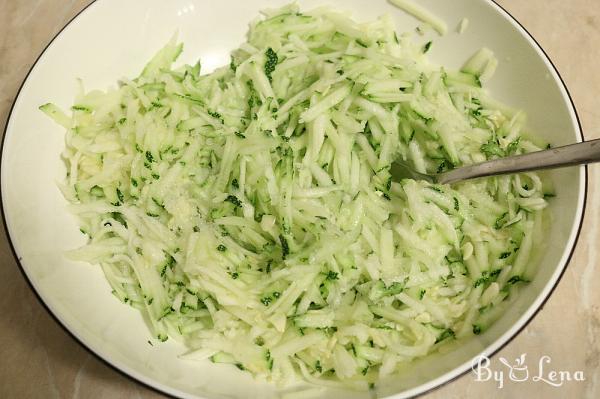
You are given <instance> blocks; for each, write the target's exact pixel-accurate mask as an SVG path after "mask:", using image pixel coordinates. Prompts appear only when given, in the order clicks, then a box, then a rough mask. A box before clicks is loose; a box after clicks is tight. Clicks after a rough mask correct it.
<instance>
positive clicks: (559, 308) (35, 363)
mask: <svg viewBox="0 0 600 399" xmlns="http://www.w3.org/2000/svg"><path fill="white" fill-rule="evenodd" d="M87 3H89V0H15V1H13V0H0V121H1V122H0V123H1V124H0V126H3V125H4V122H5V120H6V118H7V115H8V111H9V109H10V105H11V103H12V101H13V99H14V96H15V95H16V93H17V90H18V88H19V85H20V83H21V81H22V80H23V79H24V77H25V75H26V73H27V71H28V70H29V68H30V66H31V65H32V63H33V62H34V61H35V59H36V57H37V55H38V54H39V53H40V52H41V51H42V49H43V48H44V47H45V45H46V44H47V43H48V42H49V41H50V39H51V38H52V37H53V35H54V34H55V33H56V32H58V31H59V30H60V28H61V27H62V26H63V25H64V24H65V23H66V22H67V21H68V20H69V19H70V18H71V17H72V16H73V15H75V14H76V13H77V12H78V11H79V10H80V9H81V8H83V7H84V6H85V5H86V4H87ZM499 3H500V4H501V5H502V6H504V7H506V8H507V9H508V10H509V11H510V12H511V13H512V14H513V15H514V16H515V17H516V18H517V19H518V20H519V21H521V22H522V23H523V25H524V26H525V27H526V28H527V29H528V30H529V31H530V32H531V33H532V34H533V35H534V36H535V37H536V39H537V40H538V41H539V42H540V44H541V45H542V47H543V48H544V49H545V50H546V51H547V52H548V54H549V56H550V58H551V59H552V60H553V61H554V63H555V65H556V66H557V68H558V69H559V71H560V73H561V74H562V76H563V78H564V79H565V81H566V83H567V86H568V87H569V89H570V91H571V94H572V95H573V99H574V101H575V104H576V106H577V109H578V111H579V115H580V118H581V122H582V125H583V128H584V132H585V134H586V138H588V139H590V138H598V137H600V67H599V65H600V1H599V0H569V1H565V0H528V1H523V0H501V1H499ZM599 205H600V166H598V165H596V166H593V167H590V188H589V197H588V207H587V210H586V217H585V223H584V228H583V230H582V233H581V238H580V241H579V245H578V247H577V250H576V252H575V255H574V257H573V259H572V261H571V264H570V265H569V267H568V269H567V272H566V273H565V276H564V277H563V279H562V281H561V282H560V284H559V286H558V288H557V289H556V291H555V293H554V294H553V295H552V297H551V298H550V300H549V301H548V302H547V303H546V305H545V307H544V309H543V310H542V311H541V312H540V313H539V314H538V315H537V316H536V318H535V319H534V321H533V322H532V323H531V324H530V325H529V326H528V327H527V328H526V329H525V330H524V332H522V333H521V334H520V335H519V336H518V337H517V338H516V339H515V340H513V341H512V342H511V343H510V344H509V345H508V346H507V347H506V348H504V349H503V350H502V351H501V352H500V353H499V354H497V355H496V356H495V357H494V358H493V359H492V363H491V366H490V369H492V370H496V371H503V372H504V380H505V381H504V386H503V387H502V388H501V389H499V388H498V382H495V381H488V382H477V381H476V380H475V376H474V375H473V374H468V375H465V376H463V377H462V378H460V379H458V380H457V381H454V382H452V383H449V384H447V385H446V386H444V387H442V388H440V389H438V390H436V391H434V392H432V393H430V394H429V395H427V396H426V397H427V398H464V397H489V396H492V397H498V398H516V397H528V398H542V397H543V398H562V397H572V398H598V397H600V275H599V274H600V260H599V259H598V256H599V255H600V251H599V249H598V247H600V231H599V228H600V211H599V209H600V206H599ZM0 263H1V268H0V273H1V274H0V295H1V296H2V299H1V300H0V398H70V397H73V398H92V399H93V398H160V397H163V396H162V395H159V394H157V393H154V392H153V391H150V390H148V389H147V388H145V387H143V386H141V385H140V384H137V383H135V382H133V381H131V380H129V379H127V378H125V377H123V376H122V375H120V374H119V373H118V372H116V371H114V370H113V369H111V368H109V367H108V366H106V365H105V364H103V363H102V362H100V361H99V360H98V359H97V358H96V357H94V356H93V355H91V354H90V353H89V352H88V351H86V350H85V349H84V348H83V347H81V346H80V345H79V344H77V343H76V342H75V341H74V340H73V339H72V338H71V337H70V336H69V335H68V334H67V333H66V332H65V331H64V330H63V329H62V328H61V327H60V326H59V325H58V324H57V323H56V322H55V321H54V320H53V319H52V318H51V317H50V315H49V314H48V313H47V312H46V310H45V309H44V308H43V306H42V305H41V304H40V303H39V302H38V300H37V299H36V297H35V295H34V294H33V292H32V291H31V289H30V288H29V286H28V285H27V283H26V281H25V279H24V278H23V276H22V275H21V273H20V271H19V269H18V267H17V265H16V263H15V260H14V259H13V256H12V254H11V251H10V248H9V244H8V241H7V239H6V237H5V233H4V230H2V231H1V232H0ZM522 353H526V354H527V355H526V364H527V365H528V367H529V381H527V382H513V381H510V379H509V376H508V369H507V368H506V367H505V366H503V365H502V363H500V361H499V358H500V357H504V358H506V359H509V361H510V363H511V364H513V363H514V359H515V358H517V357H519V356H520V355H521V354H522ZM543 355H547V356H550V357H551V363H550V364H545V365H544V369H543V374H544V375H545V376H546V377H547V376H548V373H549V372H550V371H552V370H556V371H559V370H564V371H570V372H571V373H574V372H575V371H577V370H579V371H582V372H583V374H584V377H585V381H583V382H576V381H570V382H565V383H564V384H563V385H562V386H561V387H553V386H550V385H549V384H547V383H544V382H543V381H537V382H536V381H533V377H534V376H537V375H538V363H539V360H540V359H541V357H542V356H543Z"/></svg>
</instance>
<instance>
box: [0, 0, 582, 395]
mask: <svg viewBox="0 0 600 399" xmlns="http://www.w3.org/2000/svg"><path fill="white" fill-rule="evenodd" d="M97 1H98V0H92V1H91V2H90V3H89V4H88V5H86V6H85V7H84V8H83V9H81V11H79V12H78V13H77V14H75V16H74V17H73V18H71V19H70V20H69V22H67V23H66V24H65V26H63V27H62V28H61V29H60V30H59V31H58V32H57V33H56V34H55V35H54V37H53V38H52V40H50V42H49V43H48V44H47V45H46V47H45V48H44V49H43V50H42V52H41V53H40V54H39V55H38V57H37V58H36V60H35V62H34V63H33V65H32V66H31V68H30V69H29V71H28V72H27V75H25V78H24V79H23V82H22V83H21V85H20V87H19V90H18V91H17V94H16V95H15V98H14V100H13V103H12V105H11V108H10V111H9V113H8V117H7V119H6V123H5V125H4V133H3V135H2V142H1V143H0V161H1V157H2V155H3V154H4V143H5V139H6V132H7V131H8V125H9V122H10V119H11V116H12V113H13V110H14V107H15V104H16V102H17V99H18V98H19V95H20V94H21V91H22V90H23V86H24V85H25V82H27V79H28V78H29V75H30V74H31V72H32V71H33V69H34V68H35V66H36V65H37V63H38V62H39V60H40V58H41V57H42V56H43V55H44V53H45V52H46V50H48V48H49V47H50V45H51V44H52V43H54V41H55V40H56V38H58V36H60V34H61V33H62V32H63V31H64V30H65V29H66V28H67V27H68V26H69V25H71V23H72V22H73V21H75V20H76V19H77V18H78V17H79V16H80V15H81V14H82V13H84V12H85V11H86V10H88V9H89V8H90V6H92V5H93V4H95V3H96V2H97ZM487 1H488V2H489V3H490V4H492V5H493V6H495V7H497V9H498V10H499V11H501V12H502V13H503V14H504V15H505V16H506V17H508V18H509V19H510V20H512V21H513V22H515V23H516V24H517V25H518V26H519V27H521V29H523V31H524V32H525V33H526V34H527V35H528V36H529V38H530V39H531V40H532V41H533V42H534V43H535V45H536V46H537V49H538V50H539V51H541V53H542V54H543V55H544V57H545V58H546V60H547V61H548V62H549V63H550V65H551V66H552V68H553V69H554V71H555V73H556V75H557V76H558V78H559V80H560V82H561V84H562V87H563V88H564V90H565V92H566V94H567V97H568V98H569V102H570V104H571V107H572V108H573V112H574V114H575V119H576V120H577V126H578V128H579V132H580V134H581V138H582V139H583V140H585V138H584V135H583V129H582V126H581V120H580V118H579V114H578V113H577V109H576V107H575V103H574V101H573V97H572V96H571V93H570V92H569V89H568V88H567V85H566V84H565V81H564V79H563V77H562V76H561V74H560V72H559V71H558V68H556V65H554V63H553V62H552V60H551V59H550V57H549V56H548V54H547V53H546V51H544V49H543V48H542V46H540V44H539V43H538V41H537V40H536V39H535V38H534V37H533V35H532V34H531V33H530V32H529V31H528V30H527V29H526V28H525V27H524V26H523V25H522V24H521V23H520V22H519V21H518V20H517V19H516V18H515V17H514V16H512V15H511V14H510V13H509V12H508V11H507V10H506V9H505V8H504V7H502V6H501V5H500V4H498V3H497V2H496V0H487ZM0 164H1V162H0ZM0 176H1V174H0ZM0 178H1V177H0ZM587 197H588V168H587V166H585V167H584V196H583V209H582V212H581V219H580V220H579V227H578V228H577V233H576V235H575V240H574V242H573V246H572V247H571V251H570V254H569V257H568V258H567V261H566V263H565V266H564V267H563V270H562V272H561V274H560V275H559V276H558V278H557V280H556V282H555V283H554V285H553V286H552V288H551V289H550V291H549V292H548V295H547V296H546V298H544V300H543V301H542V303H541V304H540V306H538V308H537V309H536V310H535V311H534V312H533V314H532V315H531V317H530V318H529V319H528V320H527V321H526V322H525V323H524V324H523V325H522V326H521V328H520V329H519V330H518V331H516V332H515V333H514V334H513V335H512V336H511V337H510V338H509V339H507V340H506V342H504V343H503V344H502V345H500V346H499V347H498V348H497V349H496V350H495V351H493V352H492V353H490V355H489V356H490V357H492V356H494V355H495V354H496V353H498V352H499V351H500V350H502V349H503V348H504V347H506V346H507V345H508V344H509V343H510V342H512V340H513V339H514V338H515V337H516V336H517V335H519V334H520V333H521V331H523V330H524V329H525V327H527V325H528V324H529V323H530V322H531V321H532V320H533V318H534V317H535V316H536V315H537V314H538V313H539V311H540V310H541V309H542V308H543V307H544V305H545V304H546V302H547V301H548V299H549V298H550V296H551V295H552V293H553V292H554V290H555V289H556V287H557V286H558V283H559V282H560V280H561V279H562V277H563V275H564V273H565V271H566V270H567V266H568V265H569V263H570V262H571V259H572V258H573V254H574V253H575V248H576V247H577V243H578V241H579V237H580V235H581V230H582V227H583V222H584V219H585V211H586V207H587ZM0 208H1V209H2V217H3V227H4V232H5V233H6V238H7V240H8V243H9V246H10V249H11V252H12V255H13V257H14V259H15V261H16V262H17V265H18V266H19V269H20V271H21V274H22V275H23V277H24V278H25V281H27V283H28V284H29V287H30V288H31V290H32V291H33V292H34V293H35V296H36V297H37V299H38V301H39V302H40V303H41V305H42V306H43V307H44V308H45V309H46V311H47V312H48V313H49V314H50V315H51V316H52V318H53V319H54V320H55V321H56V323H57V324H58V325H59V326H60V327H62V329H63V330H64V331H65V332H66V333H67V334H68V335H70V336H71V338H73V340H75V342H77V343H78V344H79V345H81V346H82V347H83V348H85V349H86V350H87V351H89V352H90V353H92V354H93V355H94V356H95V357H96V358H97V359H99V360H100V361H101V362H103V363H104V364H105V365H107V366H108V367H110V368H112V369H113V370H116V371H117V372H119V373H120V374H121V375H123V376H125V377H127V378H128V379H130V380H132V381H135V382H137V383H139V384H142V385H143V386H145V387H147V388H149V389H151V390H153V391H155V392H157V393H160V394H163V395H169V396H173V395H172V394H171V393H168V392H165V391H163V390H161V389H160V388H157V387H155V386H152V385H150V384H149V383H147V382H145V381H142V380H141V379H138V378H136V377H134V376H132V375H130V374H128V373H127V372H126V371H124V370H122V369H121V368H119V367H118V366H116V365H114V364H112V363H111V362H110V361H109V360H108V359H105V358H104V357H103V356H102V355H101V354H100V353H97V352H95V351H94V350H92V349H91V348H90V347H88V346H87V345H86V344H85V343H84V342H83V341H82V340H80V339H79V338H78V337H77V336H75V334H74V333H73V332H71V331H70V330H69V329H68V328H67V327H66V326H65V325H64V324H63V323H62V321H61V320H60V319H59V318H58V316H57V315H55V314H54V313H53V312H52V310H51V309H50V308H49V307H48V305H47V304H46V303H45V302H44V300H43V299H42V297H41V296H40V294H39V293H38V292H37V291H36V290H35V288H34V286H33V283H32V282H31V280H30V279H29V276H28V275H27V273H26V272H25V269H24V268H23V265H22V264H21V259H20V257H19V256H18V254H17V252H16V250H15V247H14V244H13V242H12V239H11V236H10V232H9V231H8V227H7V225H6V212H5V209H4V203H3V201H2V197H1V196H0ZM469 371H470V369H467V370H465V371H463V372H461V373H460V374H458V375H456V376H455V377H453V378H451V379H449V380H447V381H445V382H442V383H440V384H438V385H437V386H435V387H433V388H430V389H428V390H427V391H424V392H422V393H421V394H420V395H423V394H426V393H429V392H432V391H435V390H437V389H439V388H440V387H442V386H445V385H446V384H449V383H451V382H453V381H455V380H457V379H459V378H460V377H462V376H464V375H465V374H467V373H468V372H469Z"/></svg>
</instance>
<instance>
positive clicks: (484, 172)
mask: <svg viewBox="0 0 600 399" xmlns="http://www.w3.org/2000/svg"><path fill="white" fill-rule="evenodd" d="M594 162H600V139H597V140H590V141H585V142H582V143H577V144H571V145H566V146H564V147H557V148H552V149H549V150H544V151H537V152H531V153H529V154H523V155H516V156H512V157H506V158H499V159H494V160H492V161H487V162H482V163H478V164H474V165H468V166H464V167H460V168H457V169H453V170H450V171H448V172H444V173H441V174H439V175H438V176H437V181H438V182H439V183H440V184H447V183H453V182H457V181H460V180H466V179H473V178H476V177H486V176H496V175H503V174H508V173H517V172H527V171H531V170H540V169H552V168H560V167H565V166H573V165H582V164H588V163H594Z"/></svg>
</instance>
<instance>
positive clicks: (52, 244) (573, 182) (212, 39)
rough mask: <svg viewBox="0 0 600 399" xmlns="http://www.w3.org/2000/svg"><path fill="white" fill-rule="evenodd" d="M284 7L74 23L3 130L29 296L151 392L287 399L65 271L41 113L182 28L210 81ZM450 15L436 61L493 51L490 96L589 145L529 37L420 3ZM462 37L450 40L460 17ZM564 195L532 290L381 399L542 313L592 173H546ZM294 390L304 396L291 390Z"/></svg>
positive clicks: (101, 12)
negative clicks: (185, 355)
mask: <svg viewBox="0 0 600 399" xmlns="http://www.w3.org/2000/svg"><path fill="white" fill-rule="evenodd" d="M286 1H287V0H247V1H237V0H219V1H216V0H171V1H164V0H128V1H120V0H98V1H96V2H95V3H93V4H92V5H91V6H89V7H88V8H87V9H85V10H84V11H83V12H82V13H81V14H79V16H77V17H76V18H75V19H74V20H73V21H71V22H70V23H69V24H68V25H67V26H66V28H65V29H64V30H63V31H62V32H61V33H60V34H59V35H58V36H57V37H56V38H55V39H54V40H53V42H52V43H51V44H50V45H49V47H48V48H47V49H46V50H45V51H44V53H43V54H42V55H41V56H40V58H39V59H38V61H37V63H36V64H35V66H34V67H33V69H32V70H31V72H30V73H29V75H28V77H27V79H26V81H25V82H24V84H23V86H22V88H21V90H20V92H19V95H18V98H17V100H16V101H15V103H14V107H13V109H12V111H11V115H10V121H9V123H8V125H7V128H6V132H5V137H4V142H3V146H4V147H3V152H2V165H1V167H2V170H1V179H2V182H1V183H2V201H3V210H4V215H5V220H6V224H7V227H8V231H9V234H10V238H11V240H12V245H13V248H14V252H15V255H16V256H17V258H18V261H19V263H20V264H21V266H22V268H23V271H24V273H25V275H26V277H27V278H28V279H29V281H30V282H31V285H32V286H33V288H34V289H35V291H36V292H37V293H38V295H39V296H40V298H41V300H42V301H43V302H44V303H45V304H46V306H47V307H48V309H49V310H50V312H51V313H52V314H54V316H55V317H56V318H57V320H58V321H59V322H60V323H61V324H62V325H64V326H65V327H66V328H67V329H68V330H69V331H70V332H71V333H72V334H73V335H74V336H75V337H76V338H77V339H78V340H79V341H80V342H82V343H83V344H84V345H85V346H87V347H88V348H89V349H90V350H91V351H93V352H94V353H95V354H97V355H98V356H99V357H101V358H102V359H104V360H105V361H106V362H107V363H109V364H110V365H112V366H114V367H116V368H117V369H119V370H121V371H123V372H124V373H126V374H128V375H130V376H132V377H133V378H135V379H137V380H138V381H141V382H143V383H145V384H147V385H149V386H151V387H154V388H156V389H158V390H160V391H163V392H165V393H168V394H172V395H176V396H181V397H205V398H221V397H228V398H229V397H231V398H265V399H266V398H275V397H280V396H281V393H282V392H281V391H278V390H277V389H276V388H275V387H273V386H270V385H267V384H264V383H258V382H255V381H254V380H253V379H252V378H251V377H250V376H249V375H248V374H247V373H242V372H240V371H238V370H237V369H235V368H234V367H231V366H226V365H214V364H211V363H190V362H186V361H183V360H179V359H178V358H177V355H178V354H180V353H181V352H182V351H183V348H182V347H181V346H180V345H179V344H177V343H175V342H173V341H172V340H170V341H169V342H167V343H166V344H163V345H157V346H150V345H148V343H147V340H148V338H149V333H148V330H147V328H146V326H145V325H144V323H143V321H142V318H141V316H140V314H139V313H138V312H137V311H136V310H134V309H132V308H130V307H128V306H124V305H122V304H121V303H119V302H118V301H117V300H116V299H115V298H114V297H113V296H112V295H111V293H110V291H111V290H110V288H109V286H108V284H107V282H106V281H105V280H104V277H103V275H102V272H101V270H100V268H98V267H93V266H90V265H86V264H78V263H74V262H70V261H68V260H66V259H65V258H64V256H63V253H64V251H65V250H67V249H71V248H74V247H75V246H77V245H79V244H81V243H82V240H83V238H82V236H81V234H80V233H79V231H78V228H77V224H76V222H75V220H74V218H73V217H72V216H71V215H70V214H68V213H67V211H66V209H65V205H66V203H65V200H64V199H63V198H62V196H61V194H60V193H59V190H58V189H57V187H56V184H55V183H56V181H58V180H60V179H61V178H62V176H64V166H63V164H62V162H61V160H60V158H59V154H60V152H61V149H62V147H63V131H62V129H61V128H59V127H57V126H56V125H55V124H53V123H52V122H51V121H50V120H49V119H48V118H47V117H45V116H44V115H42V113H41V112H39V111H38V106H39V105H40V104H43V103H46V102H48V101H52V102H55V103H57V104H58V105H59V106H62V107H63V108H68V107H69V106H70V104H71V103H72V100H73V98H74V94H75V89H76V78H82V79H83V81H84V82H85V85H86V87H88V88H105V87H107V86H110V85H114V84H115V82H116V80H117V79H118V78H121V77H124V76H129V77H131V76H136V75H137V73H138V72H139V71H140V70H141V68H142V67H143V65H144V63H145V62H146V60H148V59H149V58H150V57H151V56H152V55H153V54H154V52H155V51H156V50H158V49H159V48H160V47H161V46H162V45H163V44H164V43H165V42H166V41H167V40H168V39H169V38H170V37H171V36H172V35H173V33H174V32H175V31H176V30H179V32H180V39H182V40H183V41H184V42H185V52H184V54H183V61H186V62H191V61H195V60H196V59H197V58H198V57H200V58H201V59H202V63H203V67H204V71H205V72H206V71H207V70H211V69H212V68H214V67H216V66H219V65H223V64H226V63H228V62H229V51H230V50H232V49H234V48H235V47H236V46H237V45H239V44H240V43H241V42H242V41H243V38H244V34H245V32H246V30H247V24H248V22H249V21H250V19H252V18H254V17H255V16H257V15H258V11H259V10H260V9H262V8H265V7H273V6H276V5H281V4H284V3H286ZM299 3H300V5H301V6H302V7H303V8H310V7H313V6H316V5H321V4H331V5H334V6H336V7H337V8H340V9H346V10H349V11H352V12H353V13H354V15H355V17H356V18H358V19H360V20H366V19H372V18H375V17H376V16H378V15H381V14H383V13H388V12H390V13H393V15H394V17H395V18H396V20H397V21H398V27H399V29H400V30H401V31H407V30H412V29H414V28H415V27H416V25H417V24H418V23H417V22H416V21H415V20H414V19H412V18H410V17H408V16H407V15H404V14H403V13H402V12H400V11H399V10H397V9H394V8H393V7H392V6H390V5H389V4H388V3H387V2H385V1H384V0H374V1H368V2H367V1H364V0H344V1H342V0H300V1H299ZM421 3H422V4H424V5H425V6H426V7H428V8H429V9H430V10H432V11H433V12H435V13H436V14H438V15H439V16H441V17H443V18H444V19H445V20H446V21H447V22H448V24H449V27H450V29H451V33H450V34H448V35H447V36H445V37H443V38H439V39H436V41H435V45H434V46H433V48H432V54H431V55H432V57H433V59H434V60H436V61H438V62H440V63H443V64H445V65H447V66H449V67H454V68H457V67H459V66H460V65H461V63H462V62H463V61H464V60H465V59H466V58H467V57H468V56H470V55H471V54H472V53H473V52H474V51H475V50H477V49H479V48H480V47H482V46H487V47H489V48H491V49H493V50H494V51H495V52H496V54H497V56H498V58H499V60H500V67H499V69H498V72H497V75H496V77H495V78H494V79H493V81H492V82H491V84H490V85H489V87H490V90H491V92H492V94H493V95H494V96H495V97H496V98H499V99H500V100H503V101H505V102H507V103H509V104H512V105H514V106H515V107H518V108H522V109H524V110H526V111H527V113H528V114H529V125H530V127H531V128H532V129H533V130H534V131H535V132H537V133H538V134H540V135H542V136H543V137H544V138H546V139H547V140H549V141H550V142H551V143H553V144H555V145H561V144H567V143H572V142H575V141H581V140H582V135H581V131H580V127H579V124H578V121H577V116H576V113H575V109H574V107H573V104H572V102H571V100H570V98H569V95H568V93H567V90H566V88H565V86H564V84H563V83H562V81H561V79H560V77H559V76H558V74H557V72H556V70H555V69H554V67H553V66H552V64H551V63H550V61H549V60H548V58H547V57H546V55H545V54H544V53H543V51H542V49H541V48H540V47H539V46H538V45H537V44H536V43H535V41H534V40H533V39H532V38H531V37H530V36H529V34H528V33H527V32H526V31H525V30H524V29H523V28H522V27H521V26H520V25H519V24H518V23H517V22H516V21H515V20H514V19H512V18H511V17H510V16H509V15H508V14H507V13H506V12H504V11H503V10H502V9H501V8H500V7H499V6H497V5H496V4H494V3H493V2H492V1H490V0H454V1H446V0H422V1H421ZM463 17H467V18H469V20H470V25H469V28H468V30H467V32H466V33H464V34H462V35H458V34H457V33H454V32H452V29H453V28H454V27H455V26H456V25H457V24H458V23H459V21H460V20H461V19H462V18H463ZM551 177H552V179H553V180H554V183H555V185H556V187H557V188H558V197H557V198H555V199H554V200H553V201H552V202H551V206H550V211H551V213H552V217H553V222H552V225H551V227H550V229H549V231H548V237H547V240H548V242H550V243H552V245H549V246H548V247H547V250H546V251H545V253H544V255H543V257H542V259H541V261H540V265H541V266H542V267H540V268H539V271H538V274H537V276H536V278H535V279H534V281H533V282H532V283H531V284H529V286H528V287H527V288H526V289H524V290H523V291H522V293H521V295H520V296H519V297H518V300H517V301H516V302H515V303H514V305H513V307H512V308H511V309H510V311H509V312H507V313H506V314H505V315H504V316H503V317H502V318H501V319H500V320H499V321H498V322H496V323H495V324H494V325H493V327H492V328H491V329H489V330H488V331H486V333H485V334H483V335H481V336H479V337H478V338H477V339H473V340H471V341H470V342H469V343H467V344H466V345H464V346H463V347H461V349H460V350H457V351H453V352H450V353H446V354H443V355H436V356H434V357H431V358H427V359H425V360H423V361H421V362H418V363H416V364H415V366H414V367H412V368H411V369H410V370H409V371H408V372H406V373H404V374H403V375H401V376H398V377H395V378H393V379H390V380H388V381H384V382H382V383H380V384H378V386H377V391H378V392H377V394H378V396H379V397H385V396H394V395H395V396H394V397H405V396H411V395H416V394H419V393H422V392H425V391H427V390H430V389H433V388H435V387H437V386H439V385H441V384H443V383H445V382H447V381H450V380H452V379H454V378H456V377H457V376H459V375H461V374H463V373H464V372H465V371H467V370H469V369H470V360H471V359H472V358H473V357H474V356H476V355H478V354H487V355H490V354H492V353H494V352H496V351H497V350H498V349H499V348H501V347H502V346H503V345H505V344H506V343H507V342H508V341H510V339H511V338H513V337H514V336H515V335H516V334H517V333H518V332H519V331H520V330H521V329H522V328H523V327H524V326H525V325H526V324H527V322H528V321H529V320H530V319H531V318H532V317H533V315H534V314H535V313H536V312H537V311H538V310H539V309H540V307H541V306H542V304H543V303H544V301H545V300H546V299H547V298H548V296H549V295H550V293H551V292H552V290H553V288H554V287H555V285H556V284H557V282H558V280H559V278H560V276H561V275H562V273H563V271H564V268H565V266H566V264H567V262H568V260H569V258H570V255H571V254H572V252H573V249H574V246H575V242H576V240H577V235H578V232H579V228H580V225H581V221H582V216H583V215H582V213H583V209H584V202H585V190H586V173H585V169H584V168H583V167H580V168H570V169H563V170H558V171H554V172H552V174H551ZM294 389H304V388H303V387H295V388H294ZM306 397H322V398H334V397H343V398H363V397H370V395H369V394H368V393H349V392H333V391H331V390H312V391H309V392H306Z"/></svg>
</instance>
